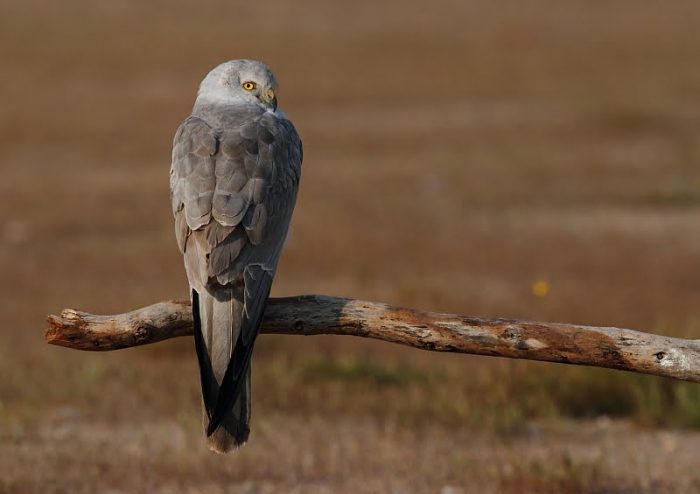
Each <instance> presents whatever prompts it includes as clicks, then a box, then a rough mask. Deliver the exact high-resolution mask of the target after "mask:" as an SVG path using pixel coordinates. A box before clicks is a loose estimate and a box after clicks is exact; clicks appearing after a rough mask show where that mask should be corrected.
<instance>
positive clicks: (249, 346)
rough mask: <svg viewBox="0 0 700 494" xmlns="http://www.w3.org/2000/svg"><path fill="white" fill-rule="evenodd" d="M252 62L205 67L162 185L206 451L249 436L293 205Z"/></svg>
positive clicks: (265, 72) (288, 148)
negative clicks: (259, 344) (263, 339)
mask: <svg viewBox="0 0 700 494" xmlns="http://www.w3.org/2000/svg"><path fill="white" fill-rule="evenodd" d="M276 91H277V82H276V80H275V77H274V75H273V74H272V72H271V71H270V69H269V68H268V67H267V66H266V65H265V64H263V63H261V62H257V61H253V60H233V61H230V62H226V63H223V64H221V65H219V66H218V67H216V68H214V69H213V70H212V71H211V72H209V74H208V75H207V76H206V77H205V78H204V80H203V81H202V83H201V84H200V86H199V91H198V93H197V99H196V101H195V104H194V108H193V110H192V114H191V115H190V116H189V117H188V118H187V119H185V121H184V122H183V123H182V125H180V128H179V129H178V130H177V133H176V134H175V139H174V142H173V154H172V166H171V169H170V191H171V199H172V209H173V215H174V216H175V236H176V238H177V244H178V246H179V248H180V251H181V252H182V254H183V256H184V260H185V270H186V272H187V278H188V280H189V285H190V294H191V297H192V313H193V317H194V325H195V328H194V329H195V331H194V333H195V348H196V352H197V358H198V361H199V370H200V379H201V386H202V401H203V412H204V414H203V420H204V427H205V431H206V436H207V442H208V444H209V447H210V448H211V449H212V450H214V451H216V452H219V453H225V452H228V451H230V450H231V449H234V448H237V447H239V446H241V445H243V444H244V443H245V442H246V441H247V439H248V435H249V433H250V426H249V423H250V393H251V383H250V363H251V355H252V352H253V345H254V343H255V339H256V337H257V334H258V331H259V329H260V322H261V319H262V316H263V310H264V308H265V303H266V301H267V298H268V296H269V294H270V287H271V285H272V279H273V277H274V275H275V270H276V269H277V262H278V260H279V257H280V252H281V250H282V245H283V243H284V240H285V237H286V235H287V230H288V229H289V222H290V219H291V216H292V211H293V209H294V203H295V201H296V195H297V189H298V186H299V177H300V172H301V161H302V147H301V140H300V139H299V135H298V134H297V132H296V129H295V128H294V125H292V123H291V122H290V121H289V120H288V119H287V117H286V116H285V115H284V113H282V111H281V110H279V109H278V108H277V98H276V96H275V93H276Z"/></svg>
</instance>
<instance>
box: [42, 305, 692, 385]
mask: <svg viewBox="0 0 700 494" xmlns="http://www.w3.org/2000/svg"><path fill="white" fill-rule="evenodd" d="M48 324H49V326H48V329H47V330H46V334H45V338H46V341H47V342H48V343H50V344H53V345H61V346H65V347H69V348H75V349H79V350H116V349H119V348H127V347H132V346H137V345H145V344H147V343H155V342H158V341H162V340H165V339H168V338H174V337H176V336H187V335H191V334H192V313H191V310H190V304H189V302H161V303H157V304H154V305H151V306H148V307H144V308H142V309H137V310H135V311H132V312H128V313H126V314H118V315H114V316H98V315H93V314H88V313H85V312H78V311H75V310H71V309H66V310H64V311H63V312H62V314H61V316H60V317H59V316H49V318H48ZM262 332H263V333H274V334H287V335H307V336H308V335H318V334H336V335H352V336H364V337H368V338H376V339H378V340H384V341H388V342H392V343H401V344H403V345H408V346H412V347H416V348H421V349H424V350H433V351H439V352H458V353H469V354H477V355H491V356H497V357H508V358H520V359H530V360H542V361H547V362H559V363H564V364H576V365H590V366H595V367H607V368H611V369H620V370H627V371H632V372H641V373H645V374H654V375H657V376H665V377H672V378H675V379H681V380H685V381H692V382H700V340H687V339H681V338H671V337H668V336H660V335H655V334H650V333H643V332H640V331H633V330H630V329H619V328H606V327H593V326H579V325H574V324H558V323H539V322H522V321H512V320H506V319H480V318H476V317H469V316H460V315H455V314H439V313H435V312H423V311H418V310H413V309H403V308H399V307H392V306H389V305H386V304H380V303H375V302H362V301H359V300H350V299H342V298H334V297H326V296H315V295H306V296H300V297H289V298H277V299H270V301H269V302H268V305H267V309H266V312H265V318H264V320H263V324H262Z"/></svg>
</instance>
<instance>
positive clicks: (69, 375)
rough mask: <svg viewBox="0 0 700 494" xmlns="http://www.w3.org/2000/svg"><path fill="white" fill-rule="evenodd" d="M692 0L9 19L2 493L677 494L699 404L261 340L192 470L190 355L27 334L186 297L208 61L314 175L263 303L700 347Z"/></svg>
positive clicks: (507, 369)
mask: <svg viewBox="0 0 700 494" xmlns="http://www.w3.org/2000/svg"><path fill="white" fill-rule="evenodd" d="M698 16H700V3H698V2H697V1H695V0H670V1H667V2H655V1H650V2H637V1H631V0H612V1H607V2H591V1H584V0H578V1H575V0H566V1H562V0H556V1H555V0H535V1H529V2H521V1H516V0H504V1H500V2H492V1H488V0H469V1H465V0H435V1H434V2H430V3H429V4H428V5H426V4H423V3H421V2H414V1H398V0H389V1H386V2H370V1H365V0H357V1H354V2H352V5H348V4H346V3H344V2H329V1H320V0H304V1H297V2H284V1H282V0H271V1H258V2H240V3H239V2H214V1H194V0H169V1H167V2H166V1H163V0H154V1H150V2H136V1H130V0H114V1H110V2H89V1H87V0H64V1H62V2H48V1H38V0H0V73H1V74H2V75H1V77H0V167H1V168H2V174H1V177H2V180H0V203H1V204H2V208H0V277H1V279H2V287H1V288H0V314H2V320H3V324H2V327H0V493H5V492H42V493H43V492H70V493H79V492H192V493H197V492H250V493H258V492H261V493H267V492H270V493H273V492H275V493H276V492H320V493H326V492H333V493H340V492H352V493H361V492H368V493H369V492H397V493H403V492H434V493H442V494H458V493H467V492H477V491H478V492H505V493H511V492H512V493H520V492H558V493H575V492H616V493H618V492H619V493H622V492H625V493H627V492H630V493H631V492H655V493H657V492H692V491H694V490H700V469H698V465H699V464H700V387H699V386H697V385H690V384H684V383H678V382H674V381H670V380H664V379H657V378H653V377H649V376H638V375H632V374H627V373H621V372H614V371H607V370H600V369H585V368H576V367H567V366H561V365H555V364H543V363H533V362H524V361H506V360H502V359H495V358H484V357H474V356H464V355H461V356H459V355H457V356H456V355H442V354H431V353H427V352H421V351H418V350H414V349H410V348H403V347H398V346H396V345H390V344H384V343H380V342H376V341H363V340H361V339H357V338H347V337H338V336H329V337H313V338H301V337H282V336H263V337H261V338H260V340H259V343H258V346H257V349H256V353H255V356H254V359H253V368H254V371H253V380H254V384H253V388H254V390H253V397H254V403H253V421H252V434H251V440H250V443H249V444H248V445H247V446H246V447H245V448H244V449H243V450H242V451H240V452H239V453H236V454H234V455H231V456H228V457H220V456H216V455H213V454H211V453H209V452H208V451H207V449H206V447H205V445H204V441H203V439H202V431H201V424H200V398H199V382H198V374H197V370H196V358H195V355H194V351H193V347H192V343H191V341H189V340H188V339H180V340H178V341H167V342H163V343H159V344H157V345H154V346H152V347H143V348H135V349H129V350H123V351H119V352H114V353H104V354H90V353H81V352H77V351H72V350H67V349H63V348H56V347H48V346H47V345H45V344H44V343H43V329H44V326H45V317H46V314H48V313H57V312H59V311H60V310H61V308H63V307H73V308H78V309H82V310H87V311H91V312H95V313H115V312H124V311H127V310H130V309H132V308H135V307H140V306H144V305H148V304H150V303H153V302H156V301H159V300H167V299H178V298H180V299H181V298H186V297H187V283H186V278H185V274H184V269H183V266H182V259H181V256H180V254H179V252H178V250H177V247H176V244H175V238H174V233H173V226H172V218H171V212H170V203H169V198H168V194H169V191H168V171H169V166H170V151H171V143H172V136H173V134H174V132H175V129H176V128H177V127H178V125H179V124H180V122H181V121H182V120H183V119H184V118H185V117H186V116H187V115H188V114H189V112H190V109H191V106H192V103H193V101H194V95H195V92H196V89H197V86H198V84H199V82H200V80H201V79H202V78H203V77H204V75H205V74H206V73H207V72H208V71H209V70H210V69H211V68H212V67H214V66H215V65H217V64H218V63H220V62H222V61H225V60H229V59H233V58H243V57H246V58H256V59H261V60H263V61H265V62H266V63H268V64H269V65H270V66H271V67H272V68H273V70H274V71H275V73H276V75H277V78H278V79H279V81H280V91H279V97H280V104H281V107H282V108H283V109H284V111H285V112H286V113H287V115H288V116H289V117H290V118H291V119H292V120H293V122H294V123H295V125H296V126H297V128H298V130H299V132H300V134H301V136H302V138H303V141H304V150H305V161H304V168H303V178H302V185H301V190H300V195H299V200H298V204H297V209H296V212H295V216H294V220H293V226H292V232H291V236H290V238H289V241H288V244H287V246H286V250H285V253H284V255H283V258H282V261H281V265H280V269H279V272H278V275H277V279H276V282H275V286H274V290H273V295H276V296H283V295H294V294H304V293H318V294H328V295H337V296H346V297H352V298H360V299H366V300H374V301H382V302H388V303H392V304H398V305H403V306H410V307H415V308H421V309H430V310H436V311H446V312H456V313H461V314H470V315H478V316H487V317H488V316H498V317H508V318H524V319H531V320H549V321H561V322H571V323H580V324H592V325H616V326H623V327H630V328H636V329H643V330H648V331H652V332H657V333H664V334H672V335H677V336H681V337H691V338H700V305H699V303H698V302H699V301H700V166H698V165H699V164H700V139H698V136H699V135H700V110H699V108H700V106H699V105H700V63H698V62H699V61H700V35H698V27H697V26H698V23H697V21H698V18H699V17H698Z"/></svg>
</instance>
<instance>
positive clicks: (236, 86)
mask: <svg viewBox="0 0 700 494" xmlns="http://www.w3.org/2000/svg"><path fill="white" fill-rule="evenodd" d="M276 91H277V80H276V79H275V76H274V75H273V74H272V71H271V70H270V68H269V67H268V66H267V65H265V64H264V63H262V62H258V61H256V60H232V61H230V62H224V63H222V64H221V65H219V66H218V67H216V68H214V69H213V70H212V71H211V72H209V73H208V74H207V76H206V77H205V78H204V80H203V81H202V83H201V84H200V86H199V92H198V93H197V102H202V103H214V104H246V103H248V104H255V105H262V106H264V107H265V108H268V109H270V110H272V111H275V110H276V109H277V96H276V94H275V93H276Z"/></svg>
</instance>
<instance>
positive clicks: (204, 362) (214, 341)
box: [192, 290, 250, 453]
mask: <svg viewBox="0 0 700 494" xmlns="http://www.w3.org/2000/svg"><path fill="white" fill-rule="evenodd" d="M219 295H220V296H219ZM192 309H193V311H192V312H193V319H194V325H195V328H194V329H195V331H194V333H195V345H196V348H197V357H198V359H199V369H200V377H201V384H202V401H203V422H204V429H205V431H206V432H207V433H208V434H207V442H208V443H209V448H210V449H212V450H213V451H216V452H217V453H226V452H228V451H230V450H232V449H235V448H237V447H240V446H242V445H243V444H244V443H245V442H246V441H247V440H248V434H249V433H250V427H249V424H250V364H249V362H247V368H246V369H245V371H244V372H243V374H242V375H241V380H242V382H240V384H239V386H236V388H237V391H238V390H239V391H238V396H237V398H236V399H235V400H234V401H233V405H232V406H231V408H230V410H226V412H225V414H224V415H223V418H221V420H220V421H219V422H218V426H217V427H216V428H215V429H214V430H213V431H208V430H207V429H208V427H209V424H210V423H211V419H212V415H213V414H214V411H215V409H216V407H217V400H218V398H219V389H220V387H221V383H222V381H223V378H224V375H225V374H226V369H227V368H228V367H229V362H230V360H231V355H232V354H233V353H234V352H233V350H234V348H235V347H236V342H237V341H238V336H239V332H240V328H241V325H242V318H243V303H242V302H241V301H239V300H237V299H236V298H234V297H233V296H232V294H229V295H228V296H227V295H226V294H224V293H221V294H219V293H217V297H214V296H213V295H212V294H210V293H208V292H206V291H205V292H204V293H198V292H197V291H195V290H192Z"/></svg>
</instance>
